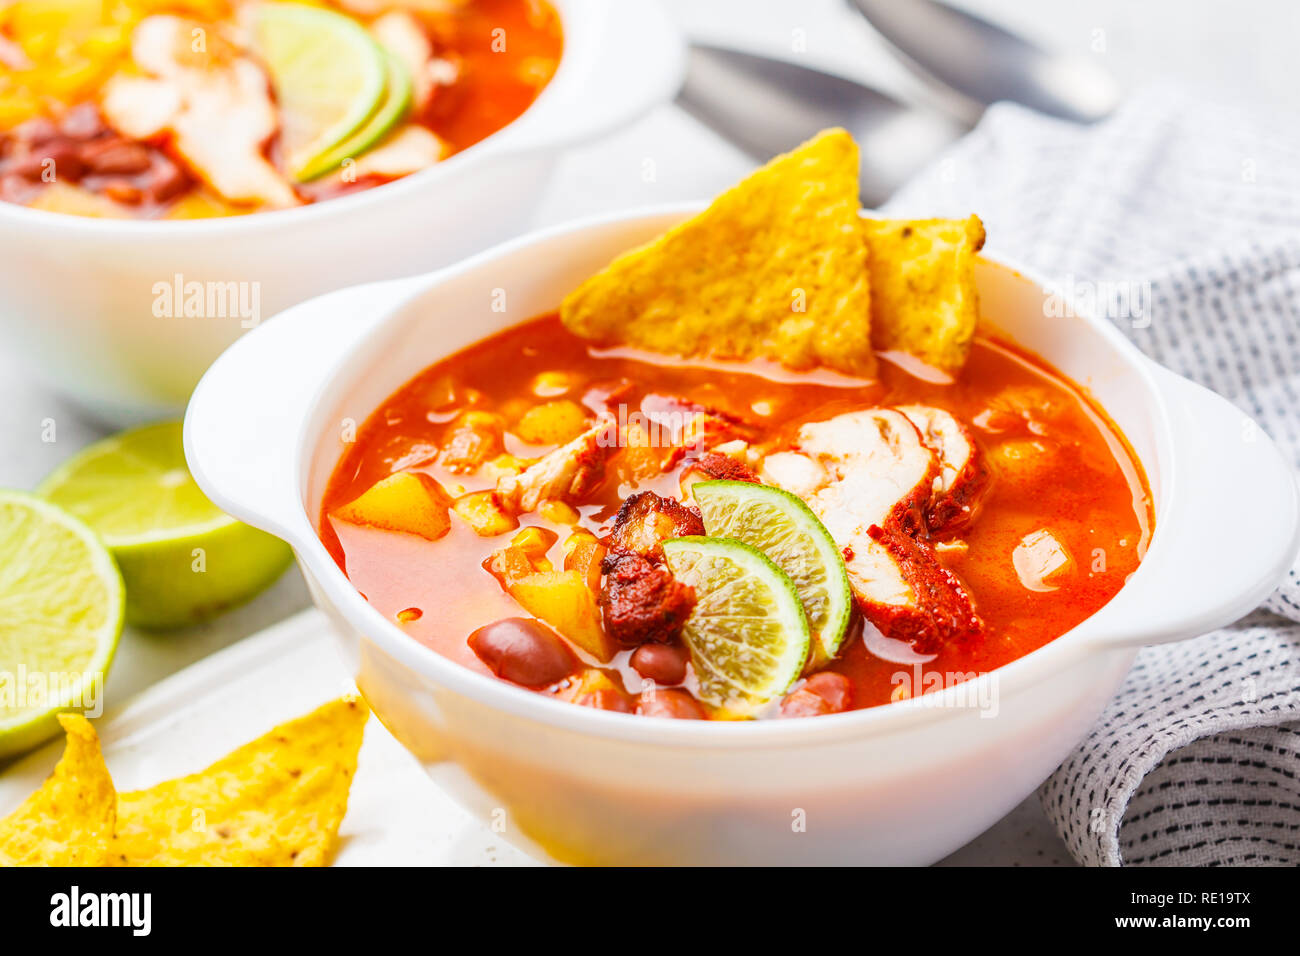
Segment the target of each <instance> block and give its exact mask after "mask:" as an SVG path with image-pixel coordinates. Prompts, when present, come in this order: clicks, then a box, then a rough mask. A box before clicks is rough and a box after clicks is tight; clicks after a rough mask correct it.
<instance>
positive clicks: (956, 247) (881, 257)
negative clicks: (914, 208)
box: [862, 216, 984, 375]
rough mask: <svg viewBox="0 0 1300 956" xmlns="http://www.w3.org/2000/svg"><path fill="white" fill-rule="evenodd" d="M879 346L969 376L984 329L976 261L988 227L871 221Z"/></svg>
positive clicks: (867, 225)
mask: <svg viewBox="0 0 1300 956" xmlns="http://www.w3.org/2000/svg"><path fill="white" fill-rule="evenodd" d="M862 230H863V233H864V235H865V236H866V239H867V250H868V253H869V254H868V258H867V261H868V265H869V268H870V272H871V339H872V342H873V344H874V345H875V347H876V348H877V349H878V350H880V351H882V352H889V351H896V352H906V353H907V354H908V355H912V356H914V357H916V358H918V359H920V360H921V361H922V362H923V363H924V364H926V365H928V366H930V367H932V368H935V369H938V370H939V371H941V372H944V373H946V374H948V375H954V374H956V373H957V372H959V371H961V369H962V366H964V365H965V364H966V358H967V356H968V355H970V347H971V342H972V341H973V340H974V338H975V326H976V324H977V323H978V321H979V294H978V293H977V291H976V289H975V271H974V270H975V255H976V253H978V252H979V251H980V249H981V248H983V246H984V224H983V223H982V222H980V220H979V217H978V216H971V217H969V218H967V219H916V220H907V219H867V220H864V222H863V226H862Z"/></svg>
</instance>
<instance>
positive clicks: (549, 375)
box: [532, 372, 573, 398]
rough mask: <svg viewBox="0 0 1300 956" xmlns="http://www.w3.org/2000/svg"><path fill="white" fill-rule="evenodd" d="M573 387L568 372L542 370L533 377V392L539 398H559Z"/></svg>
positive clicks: (571, 377)
mask: <svg viewBox="0 0 1300 956" xmlns="http://www.w3.org/2000/svg"><path fill="white" fill-rule="evenodd" d="M572 387H573V376H571V375H570V374H569V373H568V372H541V373H539V374H538V375H537V377H536V378H534V379H533V387H532V391H533V394H534V395H536V396H537V397H538V398H557V397H558V396H560V395H563V394H564V393H565V392H567V391H568V390H569V389H570V388H572Z"/></svg>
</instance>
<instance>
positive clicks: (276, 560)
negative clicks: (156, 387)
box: [37, 422, 293, 628]
mask: <svg viewBox="0 0 1300 956" xmlns="http://www.w3.org/2000/svg"><path fill="white" fill-rule="evenodd" d="M249 467H250V468H253V467H257V466H256V463H254V462H250V463H249ZM37 491H38V493H39V494H41V495H43V496H44V497H46V498H48V499H49V500H51V501H53V502H54V503H55V504H57V505H59V506H60V507H62V508H64V509H66V510H67V511H69V512H71V513H72V514H74V515H76V516H77V517H78V518H80V519H81V520H83V521H85V522H86V524H88V525H90V526H91V527H92V528H94V529H95V531H96V532H97V533H98V534H99V536H100V537H101V538H102V539H103V541H104V543H105V544H106V545H108V547H109V549H110V550H111V551H112V552H113V557H114V558H116V559H117V564H118V567H120V568H121V569H122V578H123V580H124V581H125V582H126V619H127V621H128V622H129V623H131V624H133V625H135V626H137V627H143V628H168V627H180V626H182V625H185V624H192V623H195V622H197V621H200V620H203V619H204V618H207V617H211V616H212V615H214V614H217V613H219V612H221V611H223V610H225V609H226V608H228V607H231V606H232V605H235V604H239V603H241V602H243V601H246V600H248V599H249V598H251V597H252V596H253V595H255V594H257V593H258V592H259V591H261V590H262V589H263V588H265V587H266V586H267V585H269V584H271V583H272V582H273V581H274V580H275V579H276V578H278V577H279V576H280V573H281V572H282V571H284V569H285V567H286V566H287V565H288V564H289V561H290V560H291V559H292V557H293V553H292V551H290V549H289V546H288V545H287V544H285V543H284V542H283V541H281V540H279V539H278V538H274V537H272V536H271V535H269V534H266V533H265V532H263V531H258V530H257V529H256V528H250V527H249V526H248V525H246V524H241V523H240V522H238V521H236V520H235V519H234V518H231V517H230V516H229V515H227V514H225V513H223V512H222V511H220V510H218V508H217V506H216V505H214V504H212V502H210V501H208V499H207V498H205V497H204V496H203V492H201V491H199V486H198V485H196V484H195V483H194V479H193V478H191V477H190V472H189V469H188V468H187V467H186V465H185V453H184V451H183V450H182V448H181V423H180V422H164V423H162V424H158V425H146V426H145V427H143V428H137V429H134V430H132V431H127V432H123V433H122V434H120V435H115V436H114V437H112V438H106V439H105V440H104V441H101V442H98V443H97V444H94V445H91V446H90V447H89V448H87V449H85V450H84V451H82V452H81V453H80V454H78V455H75V456H73V458H72V459H70V460H69V461H67V462H65V463H64V464H63V465H61V466H60V467H59V468H58V470H56V471H55V472H54V474H52V475H50V476H49V477H48V478H46V479H45V481H44V482H42V483H41V486H40V487H39V488H38V489H37Z"/></svg>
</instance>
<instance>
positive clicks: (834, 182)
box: [560, 129, 876, 378]
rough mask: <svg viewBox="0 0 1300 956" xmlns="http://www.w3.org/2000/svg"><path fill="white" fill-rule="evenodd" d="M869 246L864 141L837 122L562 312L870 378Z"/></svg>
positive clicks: (684, 344) (681, 344) (647, 341)
mask: <svg viewBox="0 0 1300 956" xmlns="http://www.w3.org/2000/svg"><path fill="white" fill-rule="evenodd" d="M866 257H867V252H866V247H865V243H864V240H863V236H862V230H861V227H860V224H859V220H858V147H857V144H856V143H855V142H854V141H853V137H851V136H850V135H849V134H848V133H847V132H845V131H844V130H842V129H831V130H826V131H824V132H822V133H820V134H819V135H818V136H816V137H815V138H813V139H812V140H809V141H808V142H807V143H805V144H803V145H802V146H800V147H799V148H798V149H796V150H794V151H793V152H790V153H787V154H785V155H783V156H778V157H776V158H775V159H773V160H772V161H771V162H769V163H768V164H767V165H766V166H764V167H762V168H761V169H759V170H758V171H757V172H755V173H753V174H752V175H750V176H749V177H748V178H746V179H745V180H743V181H742V182H741V183H739V184H738V185H737V186H734V187H733V188H732V189H730V190H728V191H727V192H725V193H723V194H722V195H721V196H719V197H718V198H717V199H715V200H714V201H713V203H712V204H711V205H710V206H709V208H708V209H706V210H705V211H704V212H702V213H700V214H699V215H698V216H696V217H694V218H693V219H690V220H688V221H687V222H684V223H681V224H680V225H678V226H675V227H674V228H673V229H671V230H669V231H668V232H666V233H665V234H664V235H662V236H660V237H659V238H657V239H655V240H653V241H652V242H649V243H647V244H646V245H644V246H641V247H640V248H638V249H634V250H632V251H631V252H628V253H625V254H623V255H622V256H620V257H619V258H617V259H615V260H614V261H613V262H612V263H611V264H610V265H609V266H608V267H606V268H605V269H604V270H603V271H602V272H600V273H598V274H596V275H594V276H592V277H591V278H589V279H588V280H587V281H586V282H584V283H583V284H582V285H581V286H579V287H578V288H577V289H576V290H575V291H574V292H572V293H570V294H569V296H568V297H567V298H566V299H565V300H564V303H563V305H562V306H561V309H560V315H561V318H562V320H563V322H564V324H565V326H566V327H567V328H569V329H570V330H571V331H572V332H574V333H576V334H577V335H580V336H583V337H585V338H588V339H591V340H593V341H594V342H596V343H597V344H600V345H606V346H614V345H627V346H635V347H639V348H644V349H648V350H650V351H654V352H660V353H666V354H669V355H680V356H691V357H711V358H735V359H748V358H768V359H773V360H776V361H779V362H781V363H782V364H784V365H786V366H788V367H790V368H794V369H804V368H811V367H814V366H821V367H825V368H830V369H835V370H837V371H840V372H844V373H847V374H850V375H857V376H862V377H866V378H869V377H872V376H873V375H874V373H875V361H876V360H875V354H874V353H873V351H872V346H871V333H870V326H869V323H870V301H869V292H868V277H867V270H866Z"/></svg>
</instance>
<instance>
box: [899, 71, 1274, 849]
mask: <svg viewBox="0 0 1300 956" xmlns="http://www.w3.org/2000/svg"><path fill="white" fill-rule="evenodd" d="M1295 129H1296V127H1295V124H1294V122H1289V121H1286V120H1284V119H1283V118H1276V119H1271V118H1270V117H1267V116H1249V117H1248V116H1244V115H1242V114H1241V112H1240V111H1237V110H1233V109H1228V108H1226V107H1222V106H1216V105H1213V104H1208V103H1204V102H1200V101H1194V100H1192V99H1190V98H1188V97H1186V96H1185V95H1183V94H1180V93H1179V92H1178V91H1176V90H1173V89H1169V88H1154V89H1150V90H1147V91H1144V92H1142V93H1140V94H1138V95H1136V96H1135V97H1133V98H1132V99H1131V100H1130V101H1129V103H1128V104H1127V105H1126V106H1125V107H1124V108H1123V109H1121V110H1120V111H1119V112H1118V113H1117V114H1115V115H1114V116H1113V117H1111V118H1110V119H1108V120H1107V121H1105V122H1103V123H1101V124H1099V125H1097V126H1093V127H1089V128H1084V127H1079V126H1075V125H1071V124H1068V123H1063V122H1060V121H1057V120H1052V119H1048V118H1045V117H1042V116H1039V115H1036V114H1034V113H1031V112H1029V111H1027V110H1024V109H1021V108H1019V107H1016V106H1011V105H999V106H996V107H994V108H993V109H991V110H990V111H989V112H988V113H987V114H986V115H985V117H984V119H983V121H982V122H981V123H980V125H979V126H978V127H977V128H976V129H975V130H974V131H973V132H972V133H971V134H970V135H969V136H968V137H966V138H965V139H964V140H962V141H961V142H960V143H958V144H957V145H956V146H955V147H954V148H953V149H952V150H951V151H950V152H948V153H947V154H946V155H945V156H944V157H942V158H941V159H940V160H939V161H938V162H937V163H935V164H934V165H933V166H931V167H930V168H929V169H927V170H926V171H925V172H923V173H922V174H921V175H920V176H918V177H917V178H916V179H914V180H913V181H912V182H911V183H910V184H909V185H908V186H907V187H906V188H904V189H903V190H902V191H901V192H900V193H899V194H898V195H896V196H895V197H894V198H893V199H892V200H891V201H890V203H889V204H888V206H887V207H886V208H887V209H888V210H889V211H890V212H891V213H893V214H899V215H920V216H934V215H952V216H965V215H967V214H968V213H970V212H971V211H975V212H977V213H978V214H979V215H980V216H981V217H982V218H983V219H984V222H985V224H986V225H987V227H988V233H989V237H990V239H989V245H990V248H991V249H993V250H995V251H997V252H999V253H1002V254H1005V255H1008V256H1010V257H1013V258H1014V259H1016V260H1018V261H1020V262H1023V263H1024V264H1026V265H1027V266H1029V267H1031V268H1033V269H1035V270H1037V271H1038V272H1039V273H1040V274H1042V275H1045V276H1048V277H1050V278H1052V279H1054V280H1059V281H1061V282H1063V283H1065V282H1066V281H1067V277H1072V280H1073V281H1078V280H1084V281H1088V282H1092V283H1096V284H1097V286H1096V287H1098V288H1101V287H1104V285H1103V284H1106V283H1117V284H1120V285H1122V286H1125V287H1130V288H1131V287H1132V286H1133V283H1135V282H1136V283H1141V284H1144V283H1149V286H1147V285H1143V287H1144V288H1149V290H1150V296H1149V303H1147V308H1149V310H1150V316H1151V320H1150V321H1149V323H1148V322H1138V323H1135V322H1132V321H1124V320H1119V321H1116V324H1117V325H1118V326H1119V327H1120V328H1121V329H1122V330H1123V331H1124V332H1125V334H1127V335H1128V336H1129V337H1130V338H1131V339H1132V341H1133V342H1134V343H1135V344H1136V345H1137V346H1138V347H1139V348H1140V349H1142V351H1143V352H1145V353H1146V354H1147V355H1149V356H1150V357H1151V358H1153V359H1155V360H1156V361H1158V362H1160V363H1162V364H1163V365H1165V366H1167V367H1169V368H1171V369H1173V370H1174V371H1176V372H1178V373H1179V374H1181V375H1185V376H1187V377H1188V378H1190V379H1193V380H1194V381H1197V382H1200V383H1201V384H1202V385H1205V386H1207V387H1209V388H1211V389H1213V390H1215V391H1216V392H1218V393H1220V394H1221V395H1224V396H1226V397H1227V398H1229V399H1230V400H1232V401H1233V402H1235V403H1236V404H1237V405H1238V406H1239V407H1240V408H1241V409H1242V410H1244V411H1245V412H1246V413H1248V414H1249V415H1250V416H1252V417H1253V418H1254V419H1255V420H1256V421H1258V422H1259V423H1260V424H1262V425H1263V426H1264V428H1265V429H1266V430H1267V431H1268V433H1269V434H1270V435H1271V436H1272V437H1273V439H1274V440H1275V441H1276V442H1277V443H1278V444H1279V446H1280V447H1281V448H1282V449H1283V451H1284V453H1285V454H1287V455H1288V457H1289V458H1290V460H1291V461H1292V463H1293V464H1295V465H1297V466H1300V139H1298V140H1292V141H1288V135H1290V134H1291V133H1292V132H1293V131H1294V130H1295ZM1138 325H1145V326H1146V327H1145V328H1139V327H1136V326H1138ZM1260 504H1261V506H1262V505H1263V503H1260ZM1040 796H1041V798H1042V801H1043V805H1044V807H1045V808H1046V810H1047V813H1048V815H1049V816H1050V817H1051V818H1052V820H1053V821H1054V822H1055V824H1056V826H1057V827H1058V829H1059V830H1060V833H1061V836H1062V837H1063V838H1064V840H1065V842H1066V844H1067V845H1068V846H1069V848H1070V851H1071V853H1073V854H1074V856H1075V857H1076V858H1077V859H1078V860H1079V861H1080V862H1081V863H1085V864H1104V865H1119V864H1121V863H1123V864H1128V865H1141V864H1169V865H1204V864H1235V865H1262V864H1274V865H1278V864H1291V865H1296V864H1300V570H1297V569H1293V570H1292V572H1291V575H1290V577H1289V579H1288V580H1287V581H1286V583H1285V584H1284V585H1283V586H1282V587H1281V588H1280V589H1279V590H1278V591H1277V592H1275V593H1274V595H1273V596H1272V597H1271V598H1270V599H1269V600H1268V602H1267V603H1266V605H1265V607H1264V608H1261V609H1259V610H1257V611H1256V612H1254V613H1253V614H1251V615H1250V616H1249V617H1247V618H1245V619H1244V620H1242V621H1240V622H1238V623H1237V624H1235V625H1233V626H1231V627H1228V628H1225V629H1223V630H1221V631H1216V632H1215V633H1212V634H1206V635H1204V636H1203V637H1200V638H1197V639H1195V640H1190V641H1185V642H1182V643H1179V644H1170V645H1165V646H1161V647H1151V648H1146V649H1144V650H1143V651H1142V652H1141V653H1140V654H1139V655H1138V658H1137V662H1136V664H1135V666H1134V668H1133V670H1132V672H1131V673H1130V674H1129V676H1128V679H1127V681H1126V683H1125V684H1124V686H1123V688H1122V690H1121V691H1120V692H1119V695H1118V696H1117V697H1116V699H1115V700H1114V701H1113V702H1112V703H1111V704H1110V706H1109V707H1107V709H1106V711H1105V713H1104V714H1103V715H1102V717H1101V719H1100V721H1099V722H1098V724H1097V726H1096V727H1094V728H1093V730H1092V732H1091V733H1090V734H1089V736H1088V738H1087V740H1085V741H1084V742H1083V743H1082V744H1081V745H1080V746H1079V748H1078V749H1077V750H1076V751H1075V752H1074V753H1073V754H1071V755H1070V757H1069V758H1068V759H1067V760H1066V761H1065V763H1064V764H1062V765H1061V767H1060V768H1059V769H1058V770H1057V771H1056V773H1055V774H1054V775H1053V776H1052V777H1051V778H1050V779H1049V780H1048V781H1047V783H1045V784H1044V785H1043V787H1042V790H1041V791H1040Z"/></svg>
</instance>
